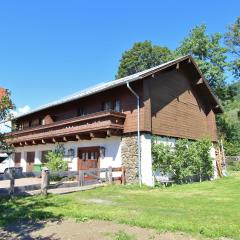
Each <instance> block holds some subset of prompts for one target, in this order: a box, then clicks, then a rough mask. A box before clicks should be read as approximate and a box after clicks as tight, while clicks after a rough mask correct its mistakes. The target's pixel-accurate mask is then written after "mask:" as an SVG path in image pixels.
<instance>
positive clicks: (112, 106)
mask: <svg viewBox="0 0 240 240" xmlns="http://www.w3.org/2000/svg"><path fill="white" fill-rule="evenodd" d="M111 110H114V111H116V112H121V103H120V101H119V100H114V101H106V102H104V103H103V111H111Z"/></svg>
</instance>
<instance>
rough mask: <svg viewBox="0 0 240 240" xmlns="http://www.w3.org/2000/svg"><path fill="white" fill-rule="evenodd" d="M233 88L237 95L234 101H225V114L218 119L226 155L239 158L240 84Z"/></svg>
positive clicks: (235, 84) (234, 85)
mask: <svg viewBox="0 0 240 240" xmlns="http://www.w3.org/2000/svg"><path fill="white" fill-rule="evenodd" d="M231 86H232V88H233V89H234V91H235V92H236V93H237V94H236V96H234V97H233V99H232V100H229V101H225V105H224V109H225V112H224V114H222V115H221V116H218V117H217V123H218V128H219V132H220V135H221V137H222V138H223V139H224V146H225V153H226V155H228V156H237V155H240V83H234V84H232V85H231Z"/></svg>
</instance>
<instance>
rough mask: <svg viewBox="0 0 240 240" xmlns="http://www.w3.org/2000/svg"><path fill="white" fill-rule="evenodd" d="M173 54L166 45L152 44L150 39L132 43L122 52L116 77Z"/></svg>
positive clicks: (138, 69)
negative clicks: (129, 47) (130, 46)
mask: <svg viewBox="0 0 240 240" xmlns="http://www.w3.org/2000/svg"><path fill="white" fill-rule="evenodd" d="M174 57H175V54H174V53H173V52H172V51H171V50H170V49H168V48H167V47H161V46H156V45H153V44H152V43H151V42H150V41H144V42H137V43H134V45H133V47H132V48H131V49H130V50H127V51H126V52H124V53H123V55H122V58H121V60H120V65H119V68H118V73H117V75H116V78H122V77H126V76H128V75H131V74H134V73H136V72H140V71H143V70H146V69H149V68H151V67H155V66H157V65H160V64H162V63H165V62H167V61H170V60H172V59H174Z"/></svg>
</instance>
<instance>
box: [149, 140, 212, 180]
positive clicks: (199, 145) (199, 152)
mask: <svg viewBox="0 0 240 240" xmlns="http://www.w3.org/2000/svg"><path fill="white" fill-rule="evenodd" d="M210 148H211V141H210V140H208V139H201V140H198V141H196V142H190V141H189V140H186V139H180V140H178V141H177V142H176V144H175V146H174V147H171V146H169V145H164V144H162V143H160V144H159V143H156V142H155V143H153V147H152V154H153V159H154V161H153V168H154V170H161V171H162V172H163V173H164V174H171V175H172V177H173V179H174V180H175V181H176V182H177V183H187V182H190V181H192V180H199V181H202V180H207V179H210V178H211V177H212V176H213V163H212V158H211V157H210V154H209V151H210Z"/></svg>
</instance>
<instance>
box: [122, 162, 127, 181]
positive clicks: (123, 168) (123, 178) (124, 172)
mask: <svg viewBox="0 0 240 240" xmlns="http://www.w3.org/2000/svg"><path fill="white" fill-rule="evenodd" d="M125 174H126V171H125V167H124V166H122V185H125V184H126V175H125Z"/></svg>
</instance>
